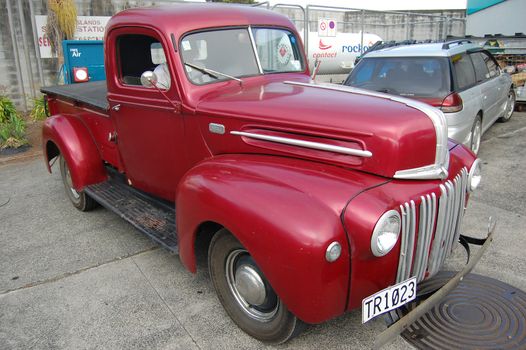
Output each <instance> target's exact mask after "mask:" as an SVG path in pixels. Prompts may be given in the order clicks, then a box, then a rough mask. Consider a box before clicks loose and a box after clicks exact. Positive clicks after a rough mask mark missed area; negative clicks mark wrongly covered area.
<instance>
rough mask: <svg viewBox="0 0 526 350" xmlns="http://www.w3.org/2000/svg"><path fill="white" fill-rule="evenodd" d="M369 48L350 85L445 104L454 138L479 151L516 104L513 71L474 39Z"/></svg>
mask: <svg viewBox="0 0 526 350" xmlns="http://www.w3.org/2000/svg"><path fill="white" fill-rule="evenodd" d="M376 47H377V48H379V49H376V50H375V51H372V52H368V53H367V54H366V55H365V56H364V57H363V58H362V59H361V60H360V62H359V63H358V64H357V65H356V67H355V68H354V70H353V71H352V72H351V74H350V75H349V76H348V77H347V79H346V81H345V83H344V84H345V85H349V86H354V87H357V88H362V89H367V90H374V91H379V92H384V93H388V94H394V95H400V96H404V97H408V98H415V99H418V100H420V101H423V102H426V103H429V104H430V105H432V106H435V107H437V108H440V109H441V110H442V112H444V114H445V115H446V117H447V121H448V134H449V137H450V138H452V139H454V140H456V141H458V142H460V143H463V144H465V145H466V146H468V147H470V148H471V150H472V151H473V152H474V153H475V154H477V153H478V151H479V149H480V138H481V136H482V134H483V133H484V132H485V131H486V130H487V129H489V127H490V126H491V125H493V123H494V122H495V121H496V120H500V121H504V122H505V121H508V120H509V119H510V118H511V116H512V114H513V110H514V107H515V92H514V90H513V86H512V80H511V77H510V76H509V74H507V73H505V72H504V71H501V69H500V67H499V65H498V64H497V61H496V60H495V58H494V57H493V56H492V55H491V53H489V52H488V51H486V50H483V49H482V48H480V47H479V46H477V45H474V44H472V43H471V42H470V41H469V40H456V41H450V42H446V43H424V44H409V45H398V44H393V43H391V44H384V45H383V47H382V45H376Z"/></svg>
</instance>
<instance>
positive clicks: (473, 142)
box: [469, 115, 482, 154]
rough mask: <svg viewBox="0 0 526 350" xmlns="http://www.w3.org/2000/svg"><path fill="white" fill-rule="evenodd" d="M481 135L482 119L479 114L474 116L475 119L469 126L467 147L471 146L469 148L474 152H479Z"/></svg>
mask: <svg viewBox="0 0 526 350" xmlns="http://www.w3.org/2000/svg"><path fill="white" fill-rule="evenodd" d="M481 137H482V119H481V118H480V115H477V117H476V118H475V121H474V122H473V126H472V127H471V136H470V143H469V148H471V150H472V151H473V153H475V154H478V153H479V149H480V138H481Z"/></svg>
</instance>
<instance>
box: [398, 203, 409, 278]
mask: <svg viewBox="0 0 526 350" xmlns="http://www.w3.org/2000/svg"><path fill="white" fill-rule="evenodd" d="M406 205H407V203H406ZM400 218H401V220H400V221H401V225H400V226H401V228H400V232H401V237H400V257H399V259H398V270H397V273H396V283H398V282H401V281H404V280H405V278H404V277H405V266H406V261H405V257H406V255H407V253H406V251H407V239H408V237H407V231H406V228H407V226H408V224H407V212H406V211H405V209H404V206H403V205H400Z"/></svg>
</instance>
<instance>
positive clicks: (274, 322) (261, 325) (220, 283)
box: [208, 229, 305, 344]
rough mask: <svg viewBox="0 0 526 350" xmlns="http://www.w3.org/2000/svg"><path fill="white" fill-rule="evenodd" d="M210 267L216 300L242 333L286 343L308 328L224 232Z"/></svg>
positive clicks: (219, 234)
mask: <svg viewBox="0 0 526 350" xmlns="http://www.w3.org/2000/svg"><path fill="white" fill-rule="evenodd" d="M208 266H209V270H210V277H211V279H212V282H213V284H214V288H215V290H216V293H217V296H218V298H219V300H220V301H221V304H222V305H223V307H224V308H225V310H226V312H227V313H228V314H229V316H230V317H231V318H232V320H233V321H234V322H235V323H236V324H237V325H238V327H239V328H241V329H242V330H243V331H245V332H246V333H248V334H249V335H250V336H252V337H254V338H256V339H259V340H261V341H264V342H267V343H274V344H279V343H284V342H286V341H287V340H289V339H291V338H293V337H295V336H296V335H298V334H299V333H300V332H301V331H302V330H303V328H304V327H305V324H304V323H303V322H301V321H300V320H299V319H297V318H296V316H294V315H293V314H292V313H291V312H290V311H288V309H287V307H286V306H285V304H283V302H282V301H281V300H280V299H279V297H278V296H277V295H276V293H275V292H274V290H273V289H272V286H271V285H270V283H269V282H268V281H267V279H266V278H265V276H264V275H263V273H262V272H261V270H260V269H259V267H258V266H257V264H256V263H255V261H254V260H253V259H252V257H251V256H250V253H249V252H248V251H247V250H246V249H245V248H244V247H243V245H241V243H239V241H238V240H237V239H236V238H235V237H234V236H232V235H231V234H230V232H228V230H226V229H222V230H220V231H219V232H217V233H216V234H215V235H214V237H213V238H212V241H211V243H210V247H209V253H208Z"/></svg>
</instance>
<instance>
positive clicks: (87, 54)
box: [62, 40, 106, 84]
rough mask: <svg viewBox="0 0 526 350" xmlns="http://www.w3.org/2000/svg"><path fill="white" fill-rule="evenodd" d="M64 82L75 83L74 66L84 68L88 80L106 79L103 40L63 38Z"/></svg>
mask: <svg viewBox="0 0 526 350" xmlns="http://www.w3.org/2000/svg"><path fill="white" fill-rule="evenodd" d="M62 51H63V53H64V82H65V83H66V84H73V83H75V79H74V76H73V71H74V69H75V68H77V69H78V68H86V69H87V74H88V77H89V81H97V80H106V72H105V71H104V42H103V41H102V40H64V41H62Z"/></svg>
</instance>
